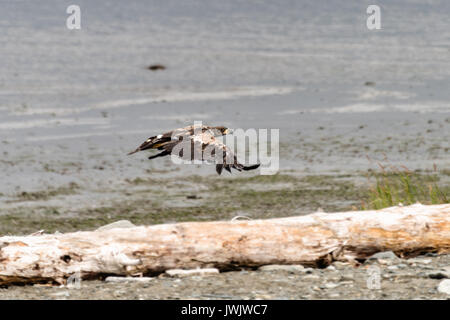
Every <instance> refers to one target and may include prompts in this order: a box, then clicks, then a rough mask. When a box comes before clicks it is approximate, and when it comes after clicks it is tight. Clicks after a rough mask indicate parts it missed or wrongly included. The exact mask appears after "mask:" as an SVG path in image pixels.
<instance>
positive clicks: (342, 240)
mask: <svg viewBox="0 0 450 320" xmlns="http://www.w3.org/2000/svg"><path fill="white" fill-rule="evenodd" d="M386 250H392V251H394V252H395V253H396V254H398V255H400V256H405V257H407V256H414V255H417V254H419V253H424V252H430V251H433V252H438V253H448V252H449V251H450V204H445V205H433V206H424V205H420V204H416V205H412V206H408V207H392V208H387V209H383V210H379V211H351V212H338V213H322V212H318V213H313V214H310V215H306V216H298V217H288V218H277V219H267V220H250V221H248V220H245V221H243V220H238V221H213V222H185V223H176V224H162V225H154V226H141V227H134V228H123V229H111V230H102V231H90V232H74V233H67V234H57V235H54V234H42V235H32V236H7V237H0V284H11V283H37V282H53V283H60V284H62V283H65V282H66V280H67V278H68V277H69V276H71V275H73V274H76V273H78V272H79V274H80V275H81V277H82V278H83V279H88V278H89V279H93V278H100V277H102V276H105V275H127V276H129V275H137V274H147V275H148V274H150V275H151V274H157V273H160V272H164V271H165V270H167V269H175V268H179V269H189V268H197V267H200V268H207V267H216V268H219V269H221V270H231V269H235V268H240V267H257V266H261V265H266V264H303V265H309V266H324V265H327V264H329V263H330V262H331V261H333V260H351V261H355V259H356V260H363V259H365V258H367V257H368V256H370V255H372V254H374V253H376V252H379V251H386Z"/></svg>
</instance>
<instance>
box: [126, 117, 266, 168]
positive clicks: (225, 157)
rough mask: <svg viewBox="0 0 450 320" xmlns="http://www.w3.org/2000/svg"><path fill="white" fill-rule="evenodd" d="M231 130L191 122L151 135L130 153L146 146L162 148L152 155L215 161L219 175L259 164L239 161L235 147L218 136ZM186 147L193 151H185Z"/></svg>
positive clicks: (141, 149)
mask: <svg viewBox="0 0 450 320" xmlns="http://www.w3.org/2000/svg"><path fill="white" fill-rule="evenodd" d="M230 133H231V130H230V129H228V128H226V127H224V126H217V127H211V126H205V125H191V126H188V127H184V128H179V129H175V130H172V131H169V132H166V133H163V134H160V135H157V136H153V137H150V138H148V139H147V140H145V141H144V142H143V143H142V144H141V145H140V146H139V147H138V148H137V149H136V150H134V151H132V152H130V153H128V155H131V154H134V153H136V152H139V151H143V150H150V149H157V150H162V152H160V153H158V154H156V155H153V156H150V157H149V159H155V158H158V157H163V156H167V155H172V154H174V155H176V156H178V157H180V158H182V159H186V160H202V161H205V162H214V163H216V171H217V173H218V174H219V175H220V174H221V173H222V170H223V169H225V170H227V171H228V172H231V168H233V169H236V170H238V171H242V170H245V171H248V170H253V169H256V168H258V167H259V164H255V165H251V166H244V165H243V164H241V163H239V162H238V161H237V157H236V155H235V154H234V153H233V151H232V150H231V149H230V148H229V147H227V146H226V145H225V144H224V143H223V142H221V141H219V140H217V139H216V137H219V136H224V135H227V134H230ZM186 150H187V151H190V152H185V151H186ZM217 160H218V161H217Z"/></svg>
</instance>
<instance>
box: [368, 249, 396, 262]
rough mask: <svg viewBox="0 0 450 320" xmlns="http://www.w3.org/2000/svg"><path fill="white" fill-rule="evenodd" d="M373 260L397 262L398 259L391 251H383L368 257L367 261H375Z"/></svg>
mask: <svg viewBox="0 0 450 320" xmlns="http://www.w3.org/2000/svg"><path fill="white" fill-rule="evenodd" d="M375 259H378V260H379V259H383V260H398V259H399V257H397V256H396V255H395V253H393V252H392V251H383V252H377V253H375V254H374V255H372V256H370V257H369V259H368V260H375Z"/></svg>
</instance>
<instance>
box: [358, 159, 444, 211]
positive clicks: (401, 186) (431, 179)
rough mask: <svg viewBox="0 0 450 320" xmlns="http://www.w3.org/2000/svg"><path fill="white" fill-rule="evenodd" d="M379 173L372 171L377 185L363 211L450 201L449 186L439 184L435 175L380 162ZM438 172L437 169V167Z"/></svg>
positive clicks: (371, 189)
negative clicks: (400, 205)
mask: <svg viewBox="0 0 450 320" xmlns="http://www.w3.org/2000/svg"><path fill="white" fill-rule="evenodd" d="M379 166H380V168H381V171H380V172H373V171H372V172H371V173H370V175H369V178H375V180H376V184H375V186H373V187H371V188H370V189H369V191H368V195H367V196H366V200H363V201H362V209H363V210H378V209H382V208H386V207H392V206H397V205H399V204H402V205H411V204H414V203H417V202H419V203H422V204H428V205H430V204H443V203H449V197H448V196H447V194H448V188H443V189H441V188H440V187H439V186H438V184H437V183H438V181H439V178H438V176H437V175H436V174H430V175H424V174H420V173H417V172H412V171H410V170H408V168H406V167H402V168H397V167H394V166H389V167H387V168H386V167H384V166H382V165H381V164H379ZM435 171H436V169H435Z"/></svg>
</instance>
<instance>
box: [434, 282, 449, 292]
mask: <svg viewBox="0 0 450 320" xmlns="http://www.w3.org/2000/svg"><path fill="white" fill-rule="evenodd" d="M437 289H438V291H439V292H441V293H445V294H448V295H450V279H445V280H442V281H441V282H440V283H439V285H438V287H437Z"/></svg>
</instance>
